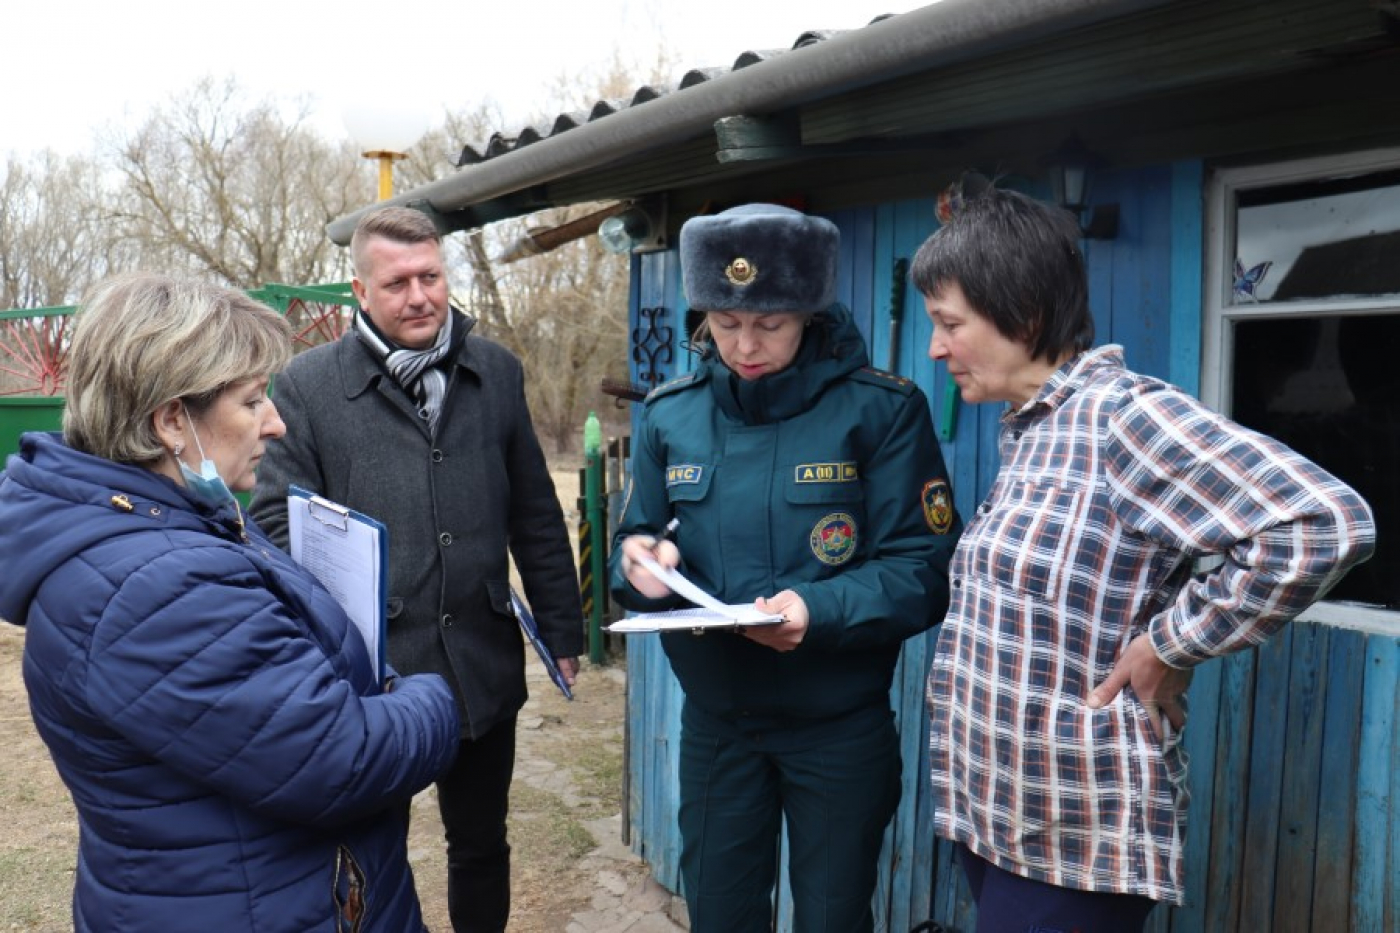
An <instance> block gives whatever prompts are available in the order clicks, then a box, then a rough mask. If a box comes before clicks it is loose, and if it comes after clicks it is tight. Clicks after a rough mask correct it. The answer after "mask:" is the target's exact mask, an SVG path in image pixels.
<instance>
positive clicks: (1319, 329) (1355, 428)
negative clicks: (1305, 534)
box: [1231, 261, 1400, 609]
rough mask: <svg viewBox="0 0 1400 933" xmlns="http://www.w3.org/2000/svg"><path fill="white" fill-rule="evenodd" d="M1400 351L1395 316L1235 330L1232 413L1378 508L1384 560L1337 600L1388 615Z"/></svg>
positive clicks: (1356, 572) (1341, 588) (1395, 523)
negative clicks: (1382, 609)
mask: <svg viewBox="0 0 1400 933" xmlns="http://www.w3.org/2000/svg"><path fill="white" fill-rule="evenodd" d="M1393 264H1394V265H1396V266H1400V261H1393ZM1285 281H1286V280H1285ZM1396 347H1400V314H1394V313H1392V314H1373V315H1360V314H1353V315H1338V316H1330V317H1297V318H1263V317H1259V318H1247V319H1241V320H1238V321H1236V323H1235V326H1234V359H1233V368H1232V388H1233V391H1232V398H1233V406H1232V407H1233V410H1232V412H1231V416H1232V417H1233V418H1234V419H1235V420H1237V421H1239V422H1240V423H1241V424H1244V425H1247V426H1249V427H1251V428H1254V429H1255V430H1257V431H1260V432H1262V433H1264V434H1268V435H1271V436H1273V437H1276V438H1278V439H1279V440H1280V441H1282V442H1283V443H1285V444H1287V445H1288V446H1290V447H1292V448H1293V449H1294V450H1296V451H1298V452H1299V453H1301V454H1302V455H1303V456H1305V457H1307V458H1308V459H1310V460H1312V461H1314V462H1316V463H1318V464H1320V465H1321V466H1322V467H1324V468H1325V469H1327V470H1328V471H1330V472H1332V473H1334V474H1335V475H1336V476H1338V477H1339V478H1340V479H1342V480H1343V481H1344V482H1346V483H1347V484H1349V485H1350V486H1352V487H1353V488H1354V489H1356V491H1357V492H1359V493H1360V494H1361V495H1362V496H1364V497H1365V498H1366V500H1367V501H1368V502H1369V503H1370V505H1371V508H1372V509H1373V510H1374V511H1375V515H1376V525H1377V528H1378V530H1379V534H1378V535H1377V547H1376V554H1375V556H1374V557H1373V558H1372V559H1371V560H1370V561H1368V562H1367V563H1364V564H1362V565H1360V566H1358V567H1355V568H1353V569H1352V570H1351V572H1350V573H1348V574H1347V576H1346V577H1344V578H1343V579H1342V581H1341V583H1339V584H1338V585H1337V587H1336V588H1335V589H1334V590H1332V592H1331V593H1329V594H1328V597H1327V598H1328V599H1331V600H1348V601H1354V602H1361V603H1368V604H1373V605H1377V606H1382V607H1385V608H1387V609H1400V535H1396V534H1387V530H1390V529H1400V362H1397V360H1396V356H1395V348H1396Z"/></svg>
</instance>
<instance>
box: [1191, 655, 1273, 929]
mask: <svg viewBox="0 0 1400 933" xmlns="http://www.w3.org/2000/svg"><path fill="white" fill-rule="evenodd" d="M1219 663H1220V671H1221V677H1220V681H1221V683H1220V708H1219V726H1218V729H1217V731H1218V734H1219V740H1218V742H1217V745H1216V749H1215V753H1214V759H1215V760H1214V765H1215V767H1214V771H1215V792H1214V794H1213V795H1212V820H1211V823H1210V824H1209V825H1208V826H1200V825H1198V826H1197V837H1196V838H1197V840H1198V841H1197V843H1196V844H1194V845H1192V844H1191V843H1188V846H1189V847H1190V848H1189V850H1188V857H1194V858H1200V857H1201V843H1207V848H1206V857H1207V858H1208V859H1209V865H1210V868H1209V874H1208V876H1207V877H1208V878H1209V886H1208V887H1207V888H1206V892H1205V897H1206V918H1205V923H1204V924H1203V925H1202V927H1201V929H1203V930H1236V929H1239V917H1240V889H1241V887H1242V884H1241V880H1240V871H1241V865H1242V864H1243V862H1244V843H1243V841H1244V833H1245V825H1246V812H1245V807H1246V804H1247V803H1248V794H1247V792H1246V788H1247V787H1248V779H1249V749H1250V745H1251V743H1252V741H1253V733H1254V729H1253V713H1252V711H1253V709H1254V672H1255V669H1256V667H1257V666H1258V655H1257V654H1256V653H1255V652H1253V651H1243V652H1240V653H1238V654H1234V655H1231V656H1230V657H1228V658H1222V659H1221V660H1220V662H1219ZM1192 764H1193V766H1194V767H1200V764H1198V763H1196V762H1193V763H1192ZM1205 766H1206V767H1210V763H1209V760H1207V762H1206V763H1205ZM1202 831H1204V832H1202ZM1202 836H1204V838H1201V837H1202Z"/></svg>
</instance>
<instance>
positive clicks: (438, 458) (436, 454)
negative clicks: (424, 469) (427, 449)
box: [433, 450, 442, 463]
mask: <svg viewBox="0 0 1400 933" xmlns="http://www.w3.org/2000/svg"><path fill="white" fill-rule="evenodd" d="M433 462H434V463H441V462H442V451H440V450H434V451H433Z"/></svg>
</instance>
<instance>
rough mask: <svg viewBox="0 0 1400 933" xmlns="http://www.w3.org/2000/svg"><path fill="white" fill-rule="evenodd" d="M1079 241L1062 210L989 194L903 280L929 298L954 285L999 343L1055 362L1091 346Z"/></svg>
mask: <svg viewBox="0 0 1400 933" xmlns="http://www.w3.org/2000/svg"><path fill="white" fill-rule="evenodd" d="M1079 237H1080V232H1079V224H1078V223H1077V222H1076V221H1075V219H1074V217H1073V215H1071V214H1070V213H1069V211H1067V210H1065V209H1064V208H1062V207H1059V206H1056V205H1053V204H1047V203H1045V202H1043V201H1037V200H1035V199H1034V198H1030V197H1027V196H1026V195H1024V194H1021V193H1020V192H1017V191H1003V190H1001V189H998V188H990V189H988V190H987V191H986V192H984V193H983V194H980V195H978V196H977V197H974V198H971V199H969V200H968V201H967V202H966V203H965V204H964V206H963V208H962V210H960V211H959V212H958V213H957V214H955V215H954V216H953V219H952V220H951V221H949V222H948V223H947V224H946V225H944V226H943V227H940V228H939V229H938V230H937V231H935V232H934V233H933V235H932V236H930V237H929V238H928V239H927V240H925V241H924V244H923V245H922V246H920V247H919V251H918V252H917V253H916V254H914V262H913V267H912V268H911V269H910V271H909V278H910V280H911V281H913V283H914V287H915V288H917V289H918V290H919V291H920V293H922V294H923V295H925V296H933V297H937V296H938V295H939V294H940V293H941V292H942V290H943V288H944V287H945V286H946V285H948V284H949V283H955V284H956V285H957V286H958V287H959V288H960V289H962V293H963V295H964V297H966V298H967V301H968V303H969V304H971V305H972V307H973V309H974V310H976V311H977V312H978V313H979V314H981V315H982V316H983V317H985V318H987V320H989V321H991V322H992V325H993V326H994V327H996V329H997V331H998V332H999V333H1000V334H1001V335H1002V336H1003V337H1005V338H1006V339H1008V340H1014V341H1017V342H1018V343H1021V344H1022V345H1024V346H1025V347H1026V348H1027V350H1028V352H1029V353H1030V355H1031V358H1032V359H1037V360H1039V359H1044V360H1050V361H1054V360H1058V359H1061V358H1062V357H1065V356H1069V355H1073V354H1075V353H1079V352H1081V351H1084V350H1087V349H1089V347H1091V346H1092V345H1093V343H1094V318H1093V316H1092V315H1090V313H1089V285H1088V279H1087V276H1086V275H1085V271H1084V254H1083V253H1082V252H1081V251H1080V249H1079Z"/></svg>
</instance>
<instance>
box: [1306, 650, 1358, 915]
mask: <svg viewBox="0 0 1400 933" xmlns="http://www.w3.org/2000/svg"><path fill="white" fill-rule="evenodd" d="M1327 632H1328V637H1329V642H1330V643H1329V645H1328V651H1327V668H1326V684H1327V695H1326V699H1325V700H1324V702H1325V704H1326V706H1325V709H1324V711H1323V720H1324V721H1323V726H1322V748H1321V749H1320V750H1319V757H1320V758H1321V763H1320V766H1319V768H1318V786H1319V789H1320V796H1319V799H1318V805H1317V861H1316V866H1317V867H1316V868H1315V869H1314V873H1313V884H1312V927H1311V928H1312V929H1314V930H1328V929H1337V930H1345V929H1347V927H1348V926H1349V924H1350V920H1351V904H1352V899H1351V883H1352V851H1353V849H1354V846H1355V831H1354V830H1355V827H1354V825H1353V823H1352V815H1353V813H1354V812H1355V809H1356V790H1357V786H1356V784H1357V782H1356V773H1357V772H1356V765H1357V761H1358V760H1359V758H1360V751H1361V749H1360V742H1361V709H1362V700H1363V696H1364V694H1363V693H1362V686H1363V684H1364V683H1365V680H1364V677H1365V669H1366V664H1365V658H1366V636H1365V635H1364V634H1362V633H1361V632H1351V631H1346V630H1343V629H1328V630H1327Z"/></svg>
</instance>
